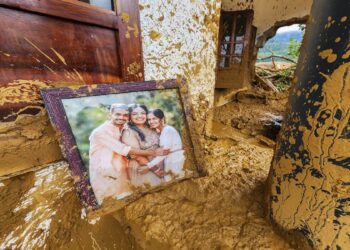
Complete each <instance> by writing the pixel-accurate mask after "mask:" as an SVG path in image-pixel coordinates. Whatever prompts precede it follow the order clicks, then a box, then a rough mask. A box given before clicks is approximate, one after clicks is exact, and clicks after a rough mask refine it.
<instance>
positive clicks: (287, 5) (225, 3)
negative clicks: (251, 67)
mask: <svg viewBox="0 0 350 250" xmlns="http://www.w3.org/2000/svg"><path fill="white" fill-rule="evenodd" d="M312 2H313V1H312V0H295V1H290V0H264V1H258V0H248V1H242V0H222V9H223V10H226V11H238V10H245V9H252V10H254V19H253V25H254V26H255V27H256V28H257V34H256V37H257V38H259V37H260V36H262V35H263V34H264V32H265V31H267V30H268V29H270V28H271V27H273V26H275V25H276V24H278V23H281V22H283V21H287V20H290V19H295V18H303V17H306V16H308V15H309V14H310V10H311V5H312Z"/></svg>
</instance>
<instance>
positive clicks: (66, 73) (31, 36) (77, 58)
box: [0, 7, 122, 121]
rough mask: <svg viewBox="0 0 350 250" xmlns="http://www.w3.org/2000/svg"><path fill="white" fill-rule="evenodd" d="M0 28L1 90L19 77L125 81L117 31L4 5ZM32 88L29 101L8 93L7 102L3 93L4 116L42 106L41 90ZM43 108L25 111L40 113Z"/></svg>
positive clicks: (0, 10) (0, 113)
mask: <svg viewBox="0 0 350 250" xmlns="http://www.w3.org/2000/svg"><path fill="white" fill-rule="evenodd" d="M14 20H15V21H14ZM0 27H2V30H1V35H0V92H2V93H7V92H8V90H9V89H10V88H9V83H11V82H13V81H15V80H19V79H24V80H39V81H49V82H52V83H54V82H81V83H87V84H92V83H94V84H98V83H116V82H121V81H122V78H121V70H120V67H121V66H120V61H119V54H118V44H117V41H116V32H115V30H112V29H106V28H101V27H97V26H89V25H86V24H81V23H76V22H70V21H68V20H64V19H57V18H53V17H48V16H43V15H37V14H35V13H29V12H23V11H20V10H14V9H8V8H1V7H0ZM18 88H20V89H21V88H27V89H29V88H31V86H29V85H26V86H22V87H21V86H18ZM20 89H19V90H18V91H21V90H20ZM30 91H32V92H31V93H30V96H31V97H30V98H29V99H26V100H25V101H23V100H24V98H22V95H21V94H18V95H16V97H14V96H8V98H10V99H11V101H8V102H7V101H6V98H7V97H6V96H2V98H3V100H4V103H3V104H2V105H1V107H0V120H3V118H5V117H7V119H10V120H11V119H12V118H13V117H12V116H9V115H10V114H11V113H15V112H17V111H18V110H21V109H23V108H24V107H28V106H33V105H34V106H35V105H37V103H38V102H40V99H38V98H40V96H38V95H37V92H38V89H36V88H33V89H31V90H30ZM38 110H39V109H36V108H31V109H26V112H27V113H29V114H35V113H37V112H38ZM6 121H8V120H6Z"/></svg>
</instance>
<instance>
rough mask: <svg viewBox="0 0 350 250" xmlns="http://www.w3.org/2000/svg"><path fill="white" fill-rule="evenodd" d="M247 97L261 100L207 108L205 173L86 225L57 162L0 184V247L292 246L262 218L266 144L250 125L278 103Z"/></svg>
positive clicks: (64, 166)
mask: <svg viewBox="0 0 350 250" xmlns="http://www.w3.org/2000/svg"><path fill="white" fill-rule="evenodd" d="M255 94H257V95H259V96H264V102H263V103H261V102H259V101H257V100H260V99H256V98H251V96H252V95H251V94H249V95H245V96H244V98H243V97H242V96H241V97H238V99H236V100H235V101H233V102H230V103H228V104H226V105H224V106H221V107H217V108H215V109H214V111H213V117H214V118H215V119H214V123H213V125H212V126H211V129H208V128H209V124H210V123H209V122H208V124H207V127H208V128H207V130H206V135H205V136H204V137H205V140H204V145H203V148H204V150H205V152H204V154H203V155H204V159H203V160H204V161H205V162H207V164H206V166H207V171H208V176H206V177H202V178H196V179H190V180H185V181H182V182H181V183H178V184H176V185H173V186H171V187H169V188H167V189H165V190H162V191H159V192H157V193H153V194H148V195H145V196H143V197H142V198H140V199H139V200H137V201H136V202H134V203H132V204H130V205H128V206H127V207H126V208H124V209H122V210H120V211H117V212H114V213H113V214H112V215H107V216H103V217H101V218H100V219H99V220H96V221H93V222H90V223H89V222H88V221H87V219H86V217H85V215H84V213H83V212H82V207H81V206H80V204H79V202H78V199H77V198H76V195H75V192H74V188H73V181H72V180H71V177H70V175H69V170H68V168H67V164H66V163H64V162H58V163H56V164H51V165H50V166H49V167H46V168H44V169H41V170H39V171H36V172H31V173H27V174H24V175H21V176H17V177H12V178H10V179H7V180H2V181H0V202H1V204H2V205H1V206H0V249H11V248H15V249H38V248H40V249H292V247H291V246H290V245H289V243H287V242H286V241H285V240H284V239H282V238H281V237H280V236H279V235H277V234H276V233H275V232H274V231H273V229H272V226H271V225H270V224H269V222H268V221H267V219H266V212H265V211H266V210H265V201H264V192H265V182H266V179H267V175H268V171H269V168H270V164H271V160H272V156H273V148H272V146H273V145H269V146H268V145H267V144H266V143H265V144H264V143H262V141H261V139H259V138H260V137H259V136H263V135H262V134H261V133H262V132H261V131H263V130H261V129H259V126H258V125H259V124H260V122H259V119H260V117H263V116H264V113H266V112H267V111H268V112H270V113H273V114H275V115H278V114H280V113H281V112H282V111H283V109H284V107H283V105H284V103H285V98H284V97H280V96H277V97H276V95H271V96H270V94H267V93H262V92H256V93H255ZM247 96H249V97H247ZM253 96H254V95H253ZM276 104H279V105H276ZM243 110H244V112H243ZM259 114H260V115H261V116H259ZM237 124H242V126H241V127H240V126H238V125H237ZM263 137H264V136H263ZM264 138H265V137H264Z"/></svg>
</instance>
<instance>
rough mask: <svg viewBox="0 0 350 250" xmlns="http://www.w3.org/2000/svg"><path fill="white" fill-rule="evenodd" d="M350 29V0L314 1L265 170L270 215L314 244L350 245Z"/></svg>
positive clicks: (319, 246) (329, 246)
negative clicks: (272, 153) (280, 125)
mask: <svg viewBox="0 0 350 250" xmlns="http://www.w3.org/2000/svg"><path fill="white" fill-rule="evenodd" d="M349 29H350V1H348V0H332V1H330V0H317V1H314V5H313V7H312V11H311V16H310V21H309V24H308V26H307V29H306V34H305V38H304V42H303V46H302V51H301V56H300V58H299V63H298V66H297V71H296V76H295V79H294V86H293V89H292V90H291V94H290V98H289V105H288V108H287V112H286V118H285V122H284V125H283V128H282V131H281V133H280V135H279V139H278V144H277V147H276V153H275V157H274V161H273V165H272V169H271V171H270V176H269V187H268V188H269V197H268V198H269V208H270V210H269V213H270V214H269V215H270V218H271V220H272V221H273V223H274V224H275V225H276V226H277V227H278V228H279V229H280V230H282V231H284V232H286V231H287V232H289V233H291V234H293V233H296V232H299V233H298V235H299V236H300V235H302V237H301V238H305V239H306V240H307V242H308V243H309V244H310V245H311V246H313V247H314V248H316V249H329V250H331V249H337V250H338V249H350V43H349V34H350V32H349ZM303 236H304V237H303Z"/></svg>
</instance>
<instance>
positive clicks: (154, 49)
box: [140, 0, 221, 116]
mask: <svg viewBox="0 0 350 250" xmlns="http://www.w3.org/2000/svg"><path fill="white" fill-rule="evenodd" d="M220 5H221V4H220V1H215V0H200V1H193V0H184V1H152V0H141V1H140V15H141V29H142V45H143V55H144V62H145V78H146V80H159V79H167V78H179V77H184V78H185V79H186V80H187V82H188V87H189V89H188V90H189V93H190V96H191V101H192V102H191V103H192V105H194V107H195V109H197V110H198V108H199V107H203V103H204V104H205V105H206V106H208V105H211V104H212V102H213V97H214V85H215V68H216V52H217V36H218V24H219V18H220ZM204 112H205V109H204V110H203V109H199V110H198V112H195V115H196V116H203V115H204Z"/></svg>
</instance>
